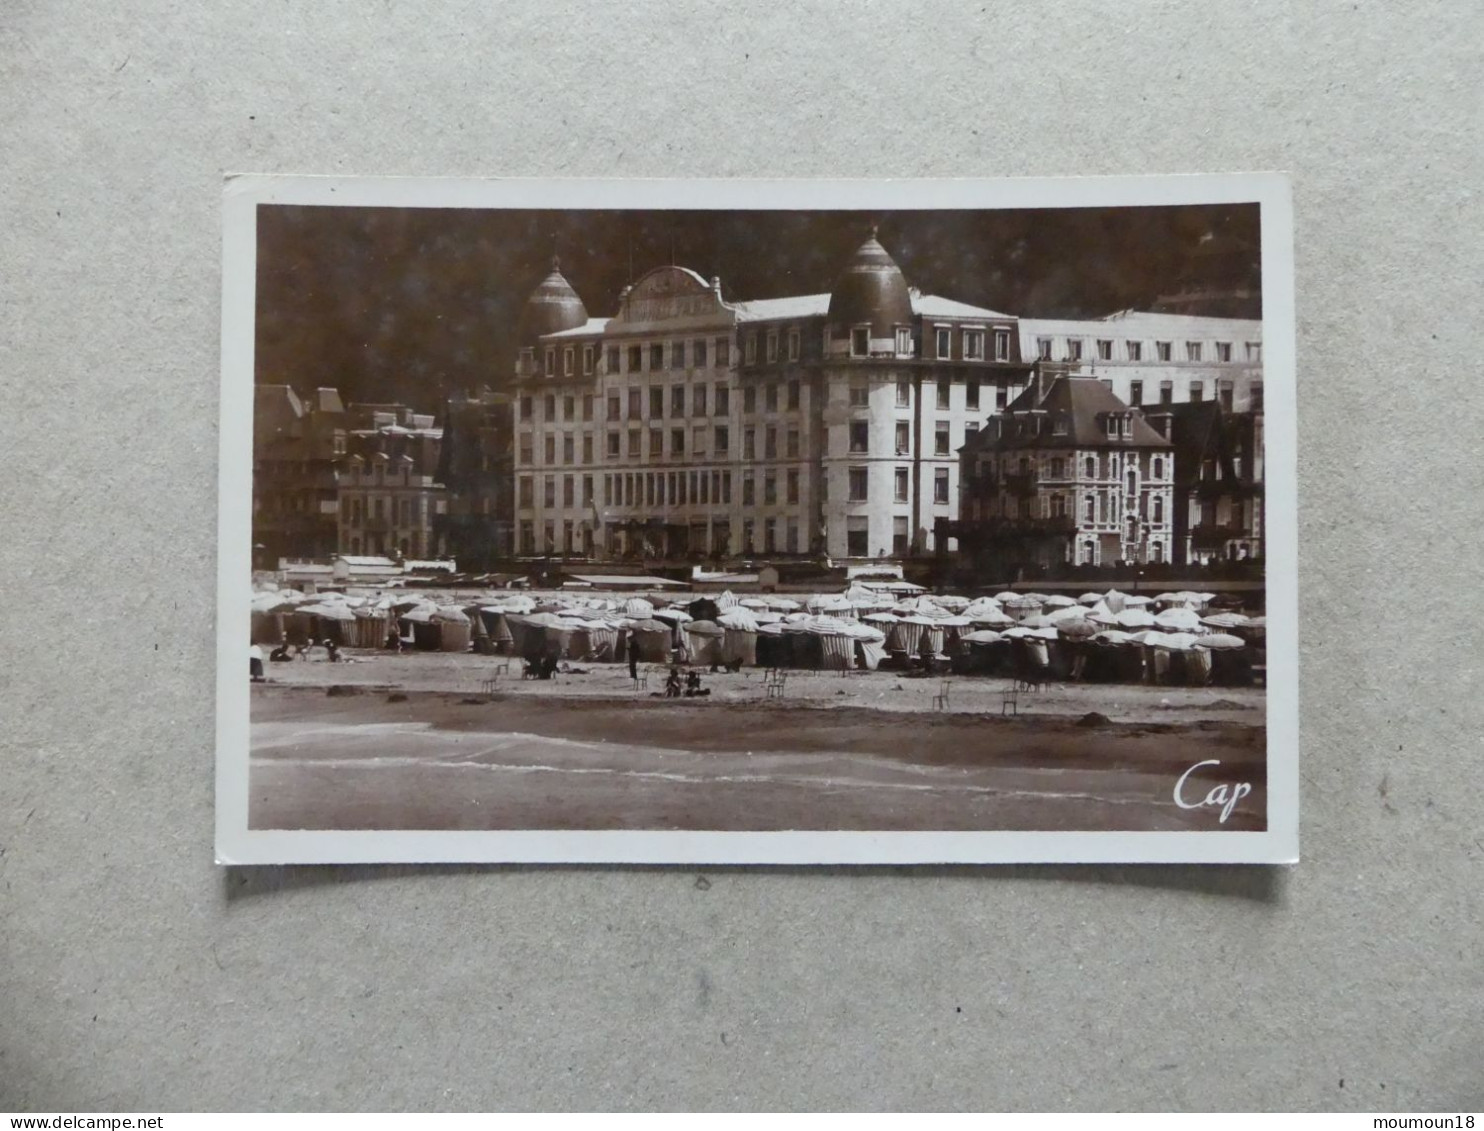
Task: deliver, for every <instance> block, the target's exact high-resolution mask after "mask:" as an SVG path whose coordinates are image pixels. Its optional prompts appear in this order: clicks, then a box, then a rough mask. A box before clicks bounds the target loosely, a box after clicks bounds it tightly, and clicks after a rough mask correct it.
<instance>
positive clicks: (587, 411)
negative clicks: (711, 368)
mask: <svg viewBox="0 0 1484 1131" xmlns="http://www.w3.org/2000/svg"><path fill="white" fill-rule="evenodd" d="M666 388H668V389H669V411H668V413H667V412H666V395H665V390H666ZM687 388H689V389H690V393H689V406H690V412H689V415H690V416H707V415H714V416H726V415H728V414H729V413H730V412H731V404H732V401H731V389H730V387H729V386H727V385H725V384H720V383H718V384H717V385H716V386H715V387H714V389H713V388H712V387H711V386H708V385H691V386H686V385H670V386H664V385H650V386H648V389H647V392H648V397H647V401H648V409H649V411H648V413H647V414H646V413H645V411H644V410H645V402H646V396H645V393H646V389H644V388H630V389H628V390H627V391H626V395H627V401H628V403H627V406H626V405H625V403H624V401H625V393H624V392H618V391H615V392H610V393H609V394H608V405H607V419H608V420H610V421H612V420H623V419H626V418H627V419H629V420H640V419H645V418H646V416H647V418H650V419H658V418H664V417H665V416H667V415H668V416H670V417H682V416H686V415H687V412H686V405H687V393H686V389H687ZM952 388H953V386H952V384H951V383H950V382H948V381H939V382H936V391H935V395H934V403H935V404H936V406H937V407H938V408H939V409H941V410H944V411H946V410H947V409H948V408H949V407H950V406H951V404H952ZM759 389H761V390H762V411H764V412H780V411H788V412H797V411H798V410H799V408H800V405H801V402H802V391H801V384H800V382H799V381H797V380H793V381H786V382H783V383H782V384H781V385H780V384H779V383H778V382H771V381H770V382H768V383H767V384H764V385H760V386H759V385H746V386H744V387H743V389H742V411H743V412H744V413H756V412H757V411H758V390H759ZM980 389H981V384H980V382H979V381H978V380H974V379H970V380H968V381H965V382H964V407H965V409H967V410H969V411H971V412H973V411H978V409H979V407H980V403H981V402H980ZM1008 397H1009V390H1007V389H1006V388H1005V387H1004V386H997V387H996V389H995V407H996V408H1000V409H1003V408H1004V407H1005V405H1006V403H1007V401H1008ZM849 398H850V406H851V407H852V408H868V407H870V403H871V386H870V384H869V383H868V382H865V381H852V382H851V384H850V391H849ZM896 404H897V407H898V408H911V407H912V382H911V381H909V380H905V379H904V380H900V381H898V382H897V386H896ZM595 407H596V406H595V401H594V397H593V394H592V393H586V394H583V396H582V397H581V400H580V402H579V399H578V397H577V396H576V395H575V394H568V395H566V396H561V397H559V396H557V395H556V394H555V393H547V394H546V397H545V400H544V402H543V409H544V420H545V422H546V423H548V424H554V423H569V424H570V423H575V422H577V421H578V420H579V419H580V420H582V421H584V422H591V421H592V420H593V413H594V409H595ZM626 407H627V410H628V411H627V416H626V415H625V411H624V410H625V408H626ZM708 408H709V410H710V411H709V412H708ZM535 409H536V400H535V397H533V396H531V395H529V394H527V395H525V396H523V397H521V398H520V419H521V421H522V422H531V421H534V419H535ZM579 410H580V412H581V415H580V417H579V415H578V414H579Z"/></svg>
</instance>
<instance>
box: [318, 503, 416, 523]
mask: <svg viewBox="0 0 1484 1131" xmlns="http://www.w3.org/2000/svg"><path fill="white" fill-rule="evenodd" d="M368 503H369V504H370V505H369V506H368V505H367V504H368ZM431 513H432V504H431V500H427V499H421V498H417V499H384V498H376V499H370V500H367V499H359V498H350V499H347V500H346V501H345V505H344V506H343V507H342V508H341V511H340V515H341V518H342V519H343V520H344V521H345V522H347V523H349V524H350V525H352V526H360V525H361V524H362V523H364V522H366V521H367V520H372V521H377V522H387V521H390V522H393V523H396V524H397V525H399V526H414V525H419V524H421V523H423V522H424V521H426V520H427V518H428V516H429V514H431Z"/></svg>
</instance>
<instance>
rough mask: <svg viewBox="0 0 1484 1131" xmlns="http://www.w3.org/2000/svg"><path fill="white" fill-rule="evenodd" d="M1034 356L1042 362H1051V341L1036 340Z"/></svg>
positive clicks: (1045, 339) (1047, 339) (1046, 339)
mask: <svg viewBox="0 0 1484 1131" xmlns="http://www.w3.org/2000/svg"><path fill="white" fill-rule="evenodd" d="M1036 356H1037V357H1039V358H1040V359H1041V360H1042V361H1050V360H1051V339H1050V338H1037V339H1036Z"/></svg>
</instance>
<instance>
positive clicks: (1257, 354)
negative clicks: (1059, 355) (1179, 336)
mask: <svg viewBox="0 0 1484 1131" xmlns="http://www.w3.org/2000/svg"><path fill="white" fill-rule="evenodd" d="M1053 344H1054V339H1052V338H1037V339H1036V352H1037V353H1038V354H1039V356H1040V358H1041V360H1042V361H1050V360H1052V347H1053ZM1096 344H1097V352H1098V360H1099V361H1112V360H1113V346H1114V342H1113V339H1112V338H1098V339H1096ZM1211 344H1212V345H1213V346H1214V347H1215V354H1214V357H1215V360H1217V361H1230V360H1231V359H1232V343H1231V342H1213V343H1211ZM1243 345H1244V346H1245V348H1246V358H1247V360H1248V361H1252V362H1258V361H1261V360H1262V343H1261V342H1244V343H1243ZM1064 346H1065V350H1066V353H1065V359H1066V360H1068V361H1081V360H1082V348H1083V339H1081V338H1066V339H1065V340H1064ZM1204 347H1205V343H1204V342H1186V343H1185V360H1186V361H1200V360H1202V357H1203V355H1204V352H1205V348H1204ZM1174 352H1175V343H1174V342H1159V341H1157V342H1155V343H1154V356H1155V359H1156V360H1158V361H1172V360H1173V359H1174ZM1123 359H1124V360H1126V361H1143V360H1144V343H1143V342H1142V341H1139V340H1137V339H1134V338H1129V339H1127V340H1125V341H1124V343H1123Z"/></svg>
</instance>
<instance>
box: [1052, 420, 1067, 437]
mask: <svg viewBox="0 0 1484 1131" xmlns="http://www.w3.org/2000/svg"><path fill="white" fill-rule="evenodd" d="M1051 434H1052V435H1053V436H1065V435H1066V434H1067V419H1066V417H1064V416H1059V417H1057V418H1056V421H1055V422H1054V423H1053V424H1052V426H1051Z"/></svg>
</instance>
